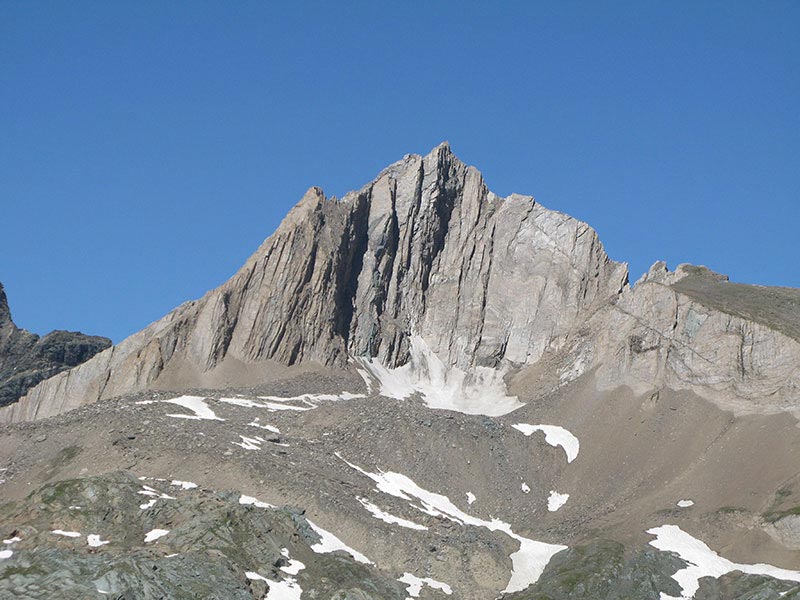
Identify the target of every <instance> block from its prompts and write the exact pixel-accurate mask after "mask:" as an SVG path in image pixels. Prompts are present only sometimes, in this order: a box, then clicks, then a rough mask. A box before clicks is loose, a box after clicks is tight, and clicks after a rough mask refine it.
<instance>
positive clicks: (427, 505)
mask: <svg viewBox="0 0 800 600" xmlns="http://www.w3.org/2000/svg"><path fill="white" fill-rule="evenodd" d="M336 456H337V457H339V458H340V459H341V460H343V461H344V462H345V463H347V465H348V466H350V467H351V468H352V469H355V470H356V471H358V472H359V473H361V474H362V475H364V476H366V477H369V478H370V479H372V481H374V482H375V484H376V485H375V487H376V489H377V490H378V491H380V492H383V493H384V494H388V495H390V496H394V497H396V498H402V499H403V500H409V501H411V500H412V498H414V499H416V500H418V501H420V503H421V504H422V506H421V507H420V506H417V505H415V504H411V506H412V507H414V508H416V509H418V510H420V511H422V512H424V513H426V514H429V515H434V516H441V517H444V518H446V519H449V520H451V521H454V522H456V523H458V524H462V525H473V526H476V527H485V528H486V529H488V530H489V531H501V532H503V533H505V534H506V535H507V536H509V537H510V538H512V539H514V540H516V541H518V542H519V546H520V547H519V550H518V551H517V552H514V553H513V554H512V555H511V556H510V558H511V563H512V573H511V579H510V580H509V582H508V585H507V586H506V589H505V590H503V591H504V592H507V593H510V592H519V591H522V590H524V589H525V588H527V587H528V586H529V585H531V584H532V583H535V582H536V581H537V580H538V579H539V577H540V576H541V574H542V572H543V571H544V568H545V567H546V566H547V563H548V562H550V559H551V558H552V557H553V555H554V554H556V553H557V552H560V551H561V550H566V548H567V547H566V546H561V545H558V544H547V543H544V542H538V541H536V540H531V539H528V538H525V537H522V536H521V535H518V534H517V533H515V532H514V531H513V530H512V529H511V525H509V524H508V523H505V522H504V521H501V520H500V519H492V520H491V521H485V520H483V519H480V518H478V517H473V516H472V515H469V514H467V513H465V512H463V511H462V510H460V509H459V508H458V507H457V506H455V505H454V504H453V503H452V502H451V501H450V499H449V498H448V497H447V496H444V495H441V494H436V493H434V492H430V491H428V490H426V489H424V488H421V487H419V486H418V485H417V484H416V483H414V481H413V480H412V479H410V478H409V477H406V476H405V475H403V474H401V473H393V472H381V473H370V472H368V471H365V470H364V469H362V468H361V467H358V466H356V465H354V464H352V463H350V462H348V461H346V460H345V459H344V458H342V457H341V455H340V454H339V453H336Z"/></svg>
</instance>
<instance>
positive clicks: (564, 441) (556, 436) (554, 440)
mask: <svg viewBox="0 0 800 600" xmlns="http://www.w3.org/2000/svg"><path fill="white" fill-rule="evenodd" d="M512 427H513V428H514V429H516V430H517V431H520V432H522V433H523V434H524V435H526V436H531V435H533V434H534V433H535V432H537V431H541V432H543V433H544V441H545V442H547V443H548V444H550V445H551V446H553V447H555V448H558V447H559V446H561V447H562V448H563V449H564V453H565V454H566V455H567V462H568V463H571V462H572V461H573V460H575V459H576V458H578V452H580V449H581V443H580V441H579V440H578V438H576V437H575V436H574V435H573V434H572V432H570V431H569V430H567V429H564V428H563V427H560V426H559V425H530V424H528V423H515V424H514V425H512Z"/></svg>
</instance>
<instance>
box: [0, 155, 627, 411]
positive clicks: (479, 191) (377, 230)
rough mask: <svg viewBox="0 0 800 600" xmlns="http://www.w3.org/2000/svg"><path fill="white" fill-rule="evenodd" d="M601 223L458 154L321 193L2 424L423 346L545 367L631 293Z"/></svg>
mask: <svg viewBox="0 0 800 600" xmlns="http://www.w3.org/2000/svg"><path fill="white" fill-rule="evenodd" d="M626 279H627V270H626V268H625V266H624V265H622V264H619V263H615V262H613V261H611V260H610V259H609V258H608V256H607V255H606V253H605V251H604V250H603V248H602V245H601V244H600V242H599V240H598V238H597V235H596V233H595V232H594V231H593V230H592V229H591V228H590V227H589V226H588V225H586V224H584V223H581V222H579V221H576V220H575V219H572V218H570V217H568V216H566V215H563V214H560V213H557V212H554V211H550V210H547V209H545V208H543V207H541V206H539V205H538V204H537V203H536V202H535V201H534V199H533V198H531V197H528V196H520V195H512V196H510V197H508V198H505V199H504V198H499V197H497V196H496V195H494V194H492V193H491V192H489V191H488V189H487V187H486V185H485V184H484V182H483V179H482V177H481V175H480V173H479V172H478V171H477V170H476V169H475V168H473V167H468V166H466V165H464V164H463V163H462V162H460V161H459V160H458V159H457V158H456V157H455V156H454V155H453V154H452V153H451V151H450V148H449V147H448V146H447V145H446V144H444V145H441V146H439V147H437V148H436V149H434V150H433V151H432V152H431V153H430V154H429V155H428V156H425V157H421V156H416V155H413V156H408V157H406V158H405V159H403V160H402V161H400V162H398V163H396V164H394V165H392V166H391V167H389V168H388V169H386V170H385V171H383V172H382V173H381V174H380V175H379V177H378V178H377V179H376V180H375V181H374V182H372V183H370V184H369V185H367V186H366V187H364V188H363V189H361V190H359V191H357V192H352V193H349V194H347V195H346V196H345V197H344V198H343V199H342V200H336V199H326V198H325V196H324V195H323V194H322V191H321V190H319V189H318V188H312V189H311V190H309V191H308V192H307V193H306V195H305V196H304V198H303V199H302V200H301V201H300V203H299V204H298V205H297V206H296V207H295V208H294V209H293V210H292V211H291V212H290V213H289V215H288V216H287V217H286V219H284V221H283V223H282V224H281V225H280V227H279V228H278V230H277V231H276V232H275V234H274V235H272V236H271V237H270V238H269V239H267V240H266V241H265V242H264V243H263V244H262V246H261V247H260V248H259V249H258V250H257V251H256V253H255V254H254V255H253V256H252V257H251V258H250V259H249V260H248V261H247V262H246V263H245V265H244V266H243V267H242V269H240V271H239V272H238V273H237V274H236V275H234V277H233V278H232V279H230V280H229V281H228V282H227V283H225V284H223V285H222V286H221V287H219V288H218V289H216V290H214V291H212V292H209V293H208V294H206V295H205V296H204V297H203V298H201V299H200V300H198V301H196V302H190V303H187V304H185V305H183V306H181V307H179V308H177V309H176V310H174V311H173V312H172V313H170V314H169V315H167V316H166V317H164V318H163V319H161V320H160V321H158V322H156V323H154V324H153V325H151V326H150V327H148V328H147V329H145V330H143V331H141V332H139V333H137V334H135V335H134V336H132V337H130V338H128V339H127V340H125V341H124V342H122V343H121V344H119V345H118V346H116V347H115V348H112V349H109V350H107V351H106V352H103V353H101V354H100V355H98V356H97V357H95V359H93V360H92V361H89V362H88V363H87V364H85V365H82V366H81V367H79V368H77V369H74V370H72V371H70V372H69V373H65V374H62V375H60V376H58V377H54V378H52V379H50V380H49V381H47V382H46V383H44V384H43V385H40V386H38V387H37V388H36V389H34V390H32V391H31V392H30V393H29V394H28V395H27V397H26V398H25V399H24V400H23V401H22V402H20V403H19V404H18V405H17V406H14V407H12V408H11V409H10V410H7V411H5V412H4V414H3V415H2V419H3V420H5V421H13V420H25V419H33V418H41V417H45V416H49V415H53V414H57V413H59V412H63V411H64V410H68V409H69V408H73V407H75V406H78V405H80V404H84V403H87V402H92V401H95V400H98V399H101V398H108V397H112V396H115V395H119V394H121V393H125V392H130V391H135V390H139V389H143V388H146V387H147V386H151V385H153V384H154V383H156V382H157V381H158V380H159V378H161V377H162V374H163V373H164V372H165V371H166V372H176V371H181V372H183V373H185V372H191V373H195V374H198V377H199V376H201V375H202V374H205V373H209V372H212V371H214V370H215V369H217V368H218V367H220V365H222V363H223V362H224V361H228V362H231V361H235V362H237V363H244V364H259V363H261V362H263V361H267V360H272V361H275V362H277V363H279V364H283V365H294V364H297V363H301V362H304V363H309V362H312V363H319V364H322V365H325V366H336V367H343V366H345V365H346V364H347V361H348V358H349V357H350V356H370V357H377V358H378V359H379V360H380V361H382V362H383V363H385V364H387V365H389V366H396V365H400V364H403V363H404V362H405V361H406V360H407V359H408V352H409V337H410V335H411V334H412V333H419V334H420V335H422V336H423V337H424V338H425V339H426V340H427V342H428V344H429V345H430V346H431V348H432V349H433V351H434V352H436V354H437V355H438V356H439V357H440V358H441V359H442V361H443V362H444V363H445V364H447V365H454V366H458V367H461V368H468V367H470V366H474V365H489V366H497V365H500V364H501V363H502V364H515V365H521V364H529V363H533V362H536V361H537V360H538V359H539V358H540V357H541V356H542V355H543V353H545V352H546V351H552V350H555V349H558V348H560V347H561V346H562V345H563V344H564V343H565V341H566V339H567V337H568V334H569V332H570V331H571V330H572V329H574V328H575V326H576V325H577V324H578V323H579V322H580V321H581V319H583V318H585V315H586V314H589V313H591V312H592V311H594V310H596V309H597V308H598V307H600V306H604V305H606V304H607V303H608V302H609V301H610V300H611V299H612V298H613V297H615V296H616V295H617V294H618V293H619V290H620V289H621V288H622V286H623V285H624V283H625V281H626Z"/></svg>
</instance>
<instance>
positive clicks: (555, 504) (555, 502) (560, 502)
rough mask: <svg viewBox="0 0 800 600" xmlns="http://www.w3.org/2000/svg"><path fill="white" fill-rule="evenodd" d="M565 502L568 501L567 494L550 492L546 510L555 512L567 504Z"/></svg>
mask: <svg viewBox="0 0 800 600" xmlns="http://www.w3.org/2000/svg"><path fill="white" fill-rule="evenodd" d="M567 500H569V494H559V493H558V492H557V491H555V490H550V495H549V496H548V497H547V510H549V511H550V512H556V511H557V510H558V509H559V508H561V507H562V506H564V505H565V504H566V503H567Z"/></svg>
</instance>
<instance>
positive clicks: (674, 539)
mask: <svg viewBox="0 0 800 600" xmlns="http://www.w3.org/2000/svg"><path fill="white" fill-rule="evenodd" d="M647 533H649V534H650V535H654V536H656V539H654V540H652V541H651V542H650V545H651V546H655V547H656V548H658V549H659V550H662V551H664V552H674V553H675V554H677V555H678V556H679V557H680V558H681V560H684V561H686V562H687V563H688V565H687V566H686V567H684V568H683V569H680V570H679V571H678V572H677V573H675V574H674V575H673V576H672V578H673V579H674V580H675V581H677V582H678V584H679V585H680V586H681V595H680V596H670V595H668V594H665V593H664V592H661V596H660V598H661V600H689V599H691V598H694V595H695V593H697V590H698V589H699V588H700V583H699V582H700V578H701V577H715V578H716V577H721V576H722V575H725V574H726V573H730V572H731V571H741V572H742V573H746V574H749V575H766V576H767V577H774V578H775V579H781V580H785V581H797V582H800V572H798V571H789V570H787V569H780V568H778V567H773V566H771V565H765V564H756V565H744V564H739V563H734V562H731V561H729V560H728V559H726V558H722V557H721V556H720V555H719V554H717V553H716V552H714V551H713V550H712V549H711V548H709V547H708V546H707V545H706V544H704V543H703V542H701V541H700V540H698V539H696V538H693V537H692V536H691V535H689V534H688V533H686V532H685V531H683V530H681V528H680V527H678V526H676V525H662V526H661V527H654V528H653V529H648V530H647Z"/></svg>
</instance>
